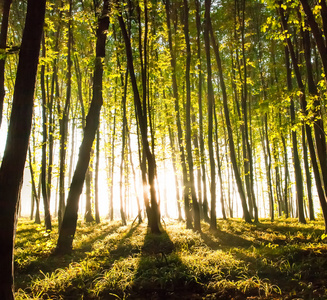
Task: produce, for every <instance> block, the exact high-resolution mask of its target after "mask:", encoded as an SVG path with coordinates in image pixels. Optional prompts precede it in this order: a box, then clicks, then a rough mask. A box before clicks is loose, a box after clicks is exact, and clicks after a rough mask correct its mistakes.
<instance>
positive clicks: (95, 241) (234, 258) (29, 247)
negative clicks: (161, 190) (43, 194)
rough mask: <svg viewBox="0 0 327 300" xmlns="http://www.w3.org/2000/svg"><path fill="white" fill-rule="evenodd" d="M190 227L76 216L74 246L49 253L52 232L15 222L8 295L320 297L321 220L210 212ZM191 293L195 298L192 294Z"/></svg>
mask: <svg viewBox="0 0 327 300" xmlns="http://www.w3.org/2000/svg"><path fill="white" fill-rule="evenodd" d="M202 228H203V232H202V233H194V232H193V231H191V230H187V229H185V228H184V224H182V223H178V222H176V221H173V220H170V221H169V222H167V226H166V228H165V230H166V231H165V232H163V233H162V234H161V235H153V234H149V233H148V230H147V227H146V225H145V224H141V225H138V226H135V227H131V224H129V225H127V226H123V227H119V223H118V222H111V223H102V224H99V225H96V224H84V223H81V224H79V229H78V231H77V235H76V241H75V244H74V247H75V248H74V252H73V253H72V254H71V255H66V256H58V257H56V256H53V255H52V254H51V253H52V250H53V249H54V247H55V243H54V241H55V240H56V234H52V233H51V235H50V234H48V233H46V232H44V230H43V229H42V228H41V227H40V226H38V225H36V224H33V223H32V222H30V221H26V220H20V222H19V224H18V231H17V238H16V249H15V264H16V286H17V292H16V299H72V298H74V299H77V298H78V299H83V298H84V299H128V298H131V299H135V298H138V297H141V298H142V297H143V298H144V297H147V298H149V299H151V298H153V297H162V298H165V299H169V298H171V297H181V298H185V299H186V298H187V299H199V297H200V298H201V297H205V296H206V295H207V297H209V298H210V297H211V298H215V299H231V298H233V297H234V298H235V297H238V298H239V299H246V297H252V298H253V299H273V298H274V297H275V298H283V299H288V297H292V295H295V294H296V295H297V296H298V297H303V298H308V299H311V298H310V297H313V296H315V297H322V298H324V297H326V296H327V295H326V293H325V287H324V284H323V283H322V282H321V278H324V277H325V276H326V275H327V272H326V265H327V259H326V253H327V247H326V245H325V243H324V242H323V239H324V236H323V228H324V227H323V222H322V221H314V222H310V223H309V224H307V225H303V224H298V223H295V220H292V219H284V220H279V221H276V222H274V223H271V222H269V221H268V220H261V222H260V223H259V224H256V225H252V224H247V223H245V222H243V221H241V220H238V219H233V220H227V221H224V220H218V231H217V232H210V231H209V226H208V225H207V224H202ZM196 297H198V298H196Z"/></svg>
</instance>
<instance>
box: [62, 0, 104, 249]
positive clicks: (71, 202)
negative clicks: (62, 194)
mask: <svg viewBox="0 0 327 300" xmlns="http://www.w3.org/2000/svg"><path fill="white" fill-rule="evenodd" d="M108 14H109V0H104V1H103V9H102V14H101V17H99V19H98V28H97V32H96V34H97V41H96V58H95V66H94V80H93V96H92V101H91V106H90V109H89V112H88V115H87V117H86V126H85V129H84V137H83V141H82V144H81V146H80V149H79V156H78V160H77V165H76V169H75V173H74V176H73V180H72V182H71V185H70V190H69V193H68V198H67V206H66V210H65V214H64V218H63V221H62V225H61V228H60V232H59V238H58V243H57V247H56V253H58V254H59V253H67V252H70V251H71V250H72V243H73V239H74V235H75V232H76V224H77V213H78V203H79V199H80V195H81V193H82V189H83V184H84V180H85V174H86V171H87V168H88V165H89V162H90V155H91V149H92V145H93V142H94V139H95V135H96V131H97V130H98V126H99V118H100V110H101V106H102V103H103V99H102V76H103V58H104V57H105V44H106V37H107V30H108V27H109V15H108Z"/></svg>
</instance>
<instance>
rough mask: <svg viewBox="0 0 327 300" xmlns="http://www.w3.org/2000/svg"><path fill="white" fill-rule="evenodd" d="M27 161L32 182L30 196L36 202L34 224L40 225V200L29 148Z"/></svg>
mask: <svg viewBox="0 0 327 300" xmlns="http://www.w3.org/2000/svg"><path fill="white" fill-rule="evenodd" d="M28 160H29V169H30V174H31V182H32V194H33V199H34V200H35V202H36V213H35V223H36V224H41V219H40V212H39V202H40V198H39V195H38V193H37V191H36V185H35V176H34V170H33V159H32V154H31V149H30V148H28ZM34 200H33V201H34ZM33 207H34V205H33ZM32 218H33V217H32Z"/></svg>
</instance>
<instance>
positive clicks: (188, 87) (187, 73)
mask: <svg viewBox="0 0 327 300" xmlns="http://www.w3.org/2000/svg"><path fill="white" fill-rule="evenodd" d="M184 14H185V16H184V36H185V42H186V71H185V81H186V151H187V161H188V172H189V186H190V190H191V197H192V206H193V216H194V230H195V231H199V232H200V231H201V223H200V208H199V203H198V200H197V197H196V192H195V180H194V167H193V155H192V132H191V131H192V130H191V82H190V68H191V46H190V37H189V29H188V17H189V16H188V15H189V8H188V2H187V0H184ZM215 188H216V187H215Z"/></svg>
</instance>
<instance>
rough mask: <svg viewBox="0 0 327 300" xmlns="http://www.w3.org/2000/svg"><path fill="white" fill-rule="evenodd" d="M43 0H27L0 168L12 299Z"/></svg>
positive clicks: (4, 278)
mask: <svg viewBox="0 0 327 300" xmlns="http://www.w3.org/2000/svg"><path fill="white" fill-rule="evenodd" d="M45 3H46V0H29V1H28V3H27V14H26V22H25V28H24V32H23V38H22V44H21V48H20V53H19V62H18V67H17V76H16V82H15V90H14V96H13V106H12V111H11V117H10V124H9V128H8V135H7V142H6V148H5V152H4V156H3V160H2V164H1V168H0V245H1V247H0V299H3V300H11V299H14V294H13V293H14V278H13V248H14V237H15V231H16V222H17V211H18V204H19V195H20V190H21V186H22V181H23V174H24V167H25V161H26V154H27V148H28V141H29V137H30V132H31V124H32V112H33V99H34V88H35V81H36V72H37V66H38V59H39V52H40V43H41V37H42V31H43V23H44V14H45Z"/></svg>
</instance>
